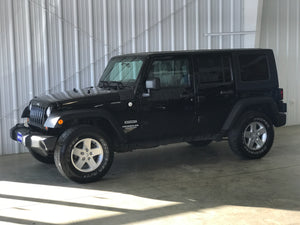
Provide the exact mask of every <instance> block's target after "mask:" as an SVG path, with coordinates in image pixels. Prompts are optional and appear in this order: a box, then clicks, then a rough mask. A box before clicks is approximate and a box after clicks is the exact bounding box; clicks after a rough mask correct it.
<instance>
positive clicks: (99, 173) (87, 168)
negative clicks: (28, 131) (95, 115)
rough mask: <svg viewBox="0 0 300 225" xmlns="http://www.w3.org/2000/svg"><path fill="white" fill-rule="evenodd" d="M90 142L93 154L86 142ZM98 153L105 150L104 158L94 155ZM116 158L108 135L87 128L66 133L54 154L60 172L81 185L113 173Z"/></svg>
mask: <svg viewBox="0 0 300 225" xmlns="http://www.w3.org/2000/svg"><path fill="white" fill-rule="evenodd" d="M89 140H91V141H90V144H89V147H88V148H89V149H90V152H89V151H88V148H86V146H87V145H88V144H86V141H89ZM99 149H102V150H101V154H100V153H99V154H98V155H97V154H92V153H93V152H92V151H95V150H97V151H100V150H99ZM75 152H76V153H75ZM79 152H80V155H79ZM89 154H91V155H89ZM113 158H114V152H113V151H112V150H111V148H110V142H109V139H108V138H107V137H106V135H105V134H104V133H103V132H102V131H101V130H99V129H97V128H95V127H92V126H87V125H81V126H77V127H74V128H70V129H68V130H66V131H65V132H64V133H63V134H62V135H61V136H60V138H59V139H58V143H57V147H56V149H55V151H54V161H55V164H56V167H57V169H58V170H59V172H60V173H61V174H62V175H63V176H65V177H67V178H69V179H70V180H73V181H75V182H78V183H89V182H94V181H98V180H100V179H101V178H102V177H103V176H104V175H105V174H106V173H107V172H108V170H109V169H110V167H111V164H112V162H113ZM81 160H82V161H83V163H82V161H81ZM88 160H90V161H88ZM80 162H81V164H82V165H81V164H80ZM92 162H93V163H92ZM90 163H92V164H90ZM79 164H80V165H79Z"/></svg>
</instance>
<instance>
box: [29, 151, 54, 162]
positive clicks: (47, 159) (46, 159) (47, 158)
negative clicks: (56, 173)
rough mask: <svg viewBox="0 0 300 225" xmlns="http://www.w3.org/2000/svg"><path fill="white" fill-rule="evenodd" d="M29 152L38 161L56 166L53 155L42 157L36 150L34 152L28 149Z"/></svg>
mask: <svg viewBox="0 0 300 225" xmlns="http://www.w3.org/2000/svg"><path fill="white" fill-rule="evenodd" d="M27 149H28V150H29V152H30V153H31V155H32V156H33V157H34V158H35V159H36V160H38V161H40V162H42V163H46V164H54V156H53V154H51V155H48V156H43V155H40V154H38V153H36V152H35V151H34V150H32V149H31V148H27Z"/></svg>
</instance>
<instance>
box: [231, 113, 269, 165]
mask: <svg viewBox="0 0 300 225" xmlns="http://www.w3.org/2000/svg"><path fill="white" fill-rule="evenodd" d="M228 138H229V145H230V147H231V149H232V151H233V152H234V153H236V154H237V155H239V156H241V157H243V158H247V159H259V158H262V157H263V156H265V155H266V154H267V153H268V152H269V151H270V149H271V147H272V144H273V140H274V128H273V124H272V122H271V121H270V119H269V118H268V117H267V116H266V115H265V114H263V113H259V112H247V113H245V114H243V115H242V117H241V118H240V120H239V121H238V122H237V123H236V125H235V126H234V127H233V128H232V130H231V131H230V132H229V135H228Z"/></svg>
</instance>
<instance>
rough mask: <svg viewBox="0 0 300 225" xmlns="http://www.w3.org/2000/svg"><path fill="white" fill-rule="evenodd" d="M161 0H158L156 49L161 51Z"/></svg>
mask: <svg viewBox="0 0 300 225" xmlns="http://www.w3.org/2000/svg"><path fill="white" fill-rule="evenodd" d="M161 4H162V0H158V6H157V11H158V51H162V21H161V20H162V7H161Z"/></svg>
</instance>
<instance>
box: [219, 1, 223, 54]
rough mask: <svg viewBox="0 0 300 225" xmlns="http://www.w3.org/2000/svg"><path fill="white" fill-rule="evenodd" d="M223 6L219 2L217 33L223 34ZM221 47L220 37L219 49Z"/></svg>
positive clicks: (220, 40) (220, 37)
mask: <svg viewBox="0 0 300 225" xmlns="http://www.w3.org/2000/svg"><path fill="white" fill-rule="evenodd" d="M222 10H223V5H222V0H219V32H220V33H222V32H223V12H222ZM222 47H223V37H222V35H220V36H219V49H222Z"/></svg>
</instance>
